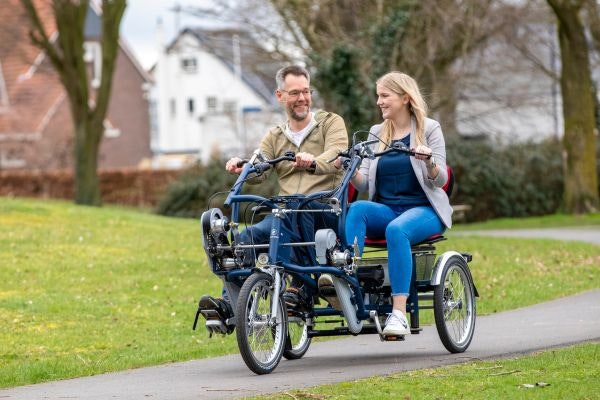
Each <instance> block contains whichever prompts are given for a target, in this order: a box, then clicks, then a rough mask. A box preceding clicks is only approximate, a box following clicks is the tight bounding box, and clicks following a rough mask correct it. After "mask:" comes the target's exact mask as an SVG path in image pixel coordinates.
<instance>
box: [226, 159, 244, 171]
mask: <svg viewBox="0 0 600 400" xmlns="http://www.w3.org/2000/svg"><path fill="white" fill-rule="evenodd" d="M238 164H239V165H242V159H241V158H239V157H233V158H231V159H230V160H229V161H227V163H225V170H226V171H227V172H229V173H230V174H238V175H239V174H240V173H241V172H242V167H238Z"/></svg>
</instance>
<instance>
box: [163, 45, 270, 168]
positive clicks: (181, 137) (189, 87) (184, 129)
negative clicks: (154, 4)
mask: <svg viewBox="0 0 600 400" xmlns="http://www.w3.org/2000/svg"><path fill="white" fill-rule="evenodd" d="M185 57H188V58H193V57H195V59H196V65H197V69H196V72H186V71H184V70H183V68H182V66H181V60H182V59H183V58H185ZM242 69H243V60H242ZM154 75H155V79H156V87H155V90H154V92H153V93H154V94H153V96H154V97H155V102H156V110H157V125H158V134H157V135H156V138H155V141H154V143H153V151H154V153H155V154H174V153H180V154H182V153H187V154H196V155H198V156H199V157H200V158H201V159H202V160H203V161H207V160H208V159H209V158H210V156H211V155H212V154H214V153H215V152H220V153H222V154H223V155H231V154H239V155H244V152H246V151H247V149H249V148H250V149H252V148H254V147H256V146H257V145H258V142H259V140H260V138H261V137H262V136H263V135H264V133H265V132H266V131H267V129H268V127H269V126H270V125H272V124H273V122H274V121H279V120H280V118H281V117H280V113H279V110H275V111H273V110H270V106H269V105H268V104H267V103H266V102H265V100H264V99H263V98H262V97H260V96H258V95H257V94H256V93H255V92H254V91H253V90H252V89H251V88H250V87H249V86H248V85H246V84H245V83H244V82H243V81H242V80H241V79H240V78H239V77H238V76H236V75H235V73H234V72H233V71H232V70H231V69H230V68H229V67H228V66H227V65H225V64H224V63H223V62H222V61H221V60H220V59H218V58H217V57H215V56H214V55H212V54H210V53H207V52H205V51H204V50H203V49H201V48H200V47H199V45H198V41H197V39H196V38H195V37H193V36H192V35H190V34H186V35H183V36H181V37H180V38H179V40H178V41H177V43H176V44H175V45H174V46H172V47H171V49H170V51H169V52H168V53H167V54H165V53H164V52H163V54H162V55H161V56H160V58H159V61H158V63H157V65H156V67H155V70H154ZM210 97H214V98H216V99H217V106H216V111H214V112H210V111H209V110H208V108H207V99H208V98H210ZM190 99H193V101H194V110H193V112H190V111H189V109H188V101H189V100H190ZM173 101H174V102H175V104H174V106H175V113H174V114H173V113H172V110H171V107H172V105H171V103H172V102H173ZM227 102H235V103H236V107H235V110H234V111H233V112H231V113H223V106H224V104H226V103H227ZM257 109H260V110H261V111H260V112H256V110H257ZM242 110H250V111H251V112H247V113H243V112H242Z"/></svg>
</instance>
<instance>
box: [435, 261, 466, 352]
mask: <svg viewBox="0 0 600 400" xmlns="http://www.w3.org/2000/svg"><path fill="white" fill-rule="evenodd" d="M440 268H442V273H441V274H442V275H441V282H440V284H439V285H437V286H435V288H434V292H433V312H434V316H435V325H436V327H437V331H438V334H439V336H440V339H441V341H442V343H443V344H444V347H445V348H446V349H447V350H448V351H449V352H450V353H462V352H463V351H465V350H466V349H467V348H468V347H469V344H471V340H472V339H473V332H474V331H475V287H474V285H473V280H472V278H471V274H470V272H469V267H468V266H467V262H466V261H465V260H464V259H463V258H462V257H461V256H459V255H453V256H451V257H449V258H448V259H447V260H446V262H445V263H444V265H441V266H440Z"/></svg>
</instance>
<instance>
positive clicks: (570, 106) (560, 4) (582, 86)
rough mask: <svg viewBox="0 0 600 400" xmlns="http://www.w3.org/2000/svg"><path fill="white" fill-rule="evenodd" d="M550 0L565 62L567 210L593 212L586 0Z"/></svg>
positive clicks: (594, 187)
mask: <svg viewBox="0 0 600 400" xmlns="http://www.w3.org/2000/svg"><path fill="white" fill-rule="evenodd" d="M547 1H548V4H549V5H550V8H551V9H552V10H553V11H554V14H555V15H556V20H557V23H558V40H559V43H560V54H561V62H562V70H561V75H560V86H561V90H562V99H563V116H564V124H565V127H564V131H565V133H564V137H563V148H564V151H563V162H564V167H563V168H564V209H565V211H566V212H568V213H587V212H594V211H597V210H598V206H599V203H600V201H599V196H598V174H597V170H596V136H595V132H594V130H595V127H596V121H595V115H594V113H595V99H594V96H595V95H596V94H595V92H594V85H593V82H592V78H591V72H590V58H589V48H588V42H587V39H586V32H585V26H584V24H583V23H582V16H581V14H582V12H583V7H584V4H585V0H583V1H582V0H547ZM596 10H597V8H595V9H594V8H592V7H590V8H589V11H596ZM596 18H597V15H596Z"/></svg>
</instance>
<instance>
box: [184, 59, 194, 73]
mask: <svg viewBox="0 0 600 400" xmlns="http://www.w3.org/2000/svg"><path fill="white" fill-rule="evenodd" d="M181 69H183V70H184V71H185V72H189V73H195V72H196V71H197V70H198V63H197V62H196V58H195V57H185V58H182V59H181Z"/></svg>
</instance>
